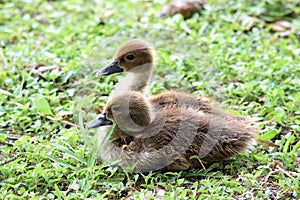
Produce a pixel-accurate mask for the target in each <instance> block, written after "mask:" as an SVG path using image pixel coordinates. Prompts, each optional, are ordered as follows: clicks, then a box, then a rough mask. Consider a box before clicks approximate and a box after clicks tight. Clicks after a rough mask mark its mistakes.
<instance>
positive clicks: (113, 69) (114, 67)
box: [96, 60, 123, 77]
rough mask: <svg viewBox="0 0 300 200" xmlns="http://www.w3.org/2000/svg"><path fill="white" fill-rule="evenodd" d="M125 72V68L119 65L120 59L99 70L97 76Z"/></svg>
mask: <svg viewBox="0 0 300 200" xmlns="http://www.w3.org/2000/svg"><path fill="white" fill-rule="evenodd" d="M120 72H123V69H122V68H121V67H120V66H119V60H114V61H112V62H111V63H110V64H109V65H107V66H106V67H104V68H103V69H101V71H99V72H97V74H96V76H98V77H99V76H108V75H111V74H115V73H120Z"/></svg>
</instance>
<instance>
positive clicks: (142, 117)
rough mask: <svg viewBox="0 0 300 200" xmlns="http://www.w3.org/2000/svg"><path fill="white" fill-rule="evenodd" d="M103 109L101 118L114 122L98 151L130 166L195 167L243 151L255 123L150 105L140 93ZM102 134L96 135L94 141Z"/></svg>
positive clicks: (142, 169)
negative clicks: (112, 128) (111, 130)
mask: <svg viewBox="0 0 300 200" xmlns="http://www.w3.org/2000/svg"><path fill="white" fill-rule="evenodd" d="M105 113H106V116H105V117H103V118H101V120H100V121H101V122H102V123H103V124H106V120H111V121H113V122H114V123H115V124H116V126H115V129H114V130H113V132H112V134H111V136H110V137H109V139H108V141H107V142H106V143H104V144H103V145H102V146H101V147H100V149H99V156H100V158H101V159H102V161H105V162H110V161H116V160H119V161H120V162H119V164H120V165H121V166H122V167H131V166H135V167H134V171H140V172H149V171H155V170H160V169H164V170H170V171H177V170H187V169H190V168H199V167H202V165H203V164H204V165H210V164H212V163H214V162H220V161H222V160H224V159H226V158H229V157H232V156H235V155H237V154H240V153H242V152H244V151H247V150H249V149H250V148H251V147H252V145H253V144H254V143H255V132H256V126H253V125H251V123H250V121H240V120H237V119H238V118H236V117H232V116H231V115H228V114H224V112H222V111H219V113H218V112H215V113H213V114H210V113H205V112H203V111H199V110H195V109H193V108H189V107H186V106H178V105H174V104H168V105H166V106H164V107H162V108H160V109H153V106H152V104H151V102H150V101H149V99H147V98H146V97H145V96H144V95H143V94H141V93H139V92H134V91H131V92H125V93H123V94H122V95H119V96H116V97H114V98H113V99H112V100H111V101H109V102H108V103H107V106H106V110H105ZM106 118H107V119H106ZM96 121H98V122H99V120H98V119H97V120H96ZM105 135H106V133H100V134H99V138H98V139H99V142H102V141H103V140H104V138H105ZM123 137H130V139H129V140H127V141H124V140H123V139H122V138H123Z"/></svg>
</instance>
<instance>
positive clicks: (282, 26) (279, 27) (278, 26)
mask: <svg viewBox="0 0 300 200" xmlns="http://www.w3.org/2000/svg"><path fill="white" fill-rule="evenodd" d="M291 28H292V24H291V23H290V22H288V21H277V22H274V23H273V27H272V31H274V32H285V31H288V30H290V29H291Z"/></svg>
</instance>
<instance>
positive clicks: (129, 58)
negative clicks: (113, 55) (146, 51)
mask: <svg viewBox="0 0 300 200" xmlns="http://www.w3.org/2000/svg"><path fill="white" fill-rule="evenodd" d="M134 58H135V56H134V55H133V54H128V55H126V56H125V59H126V60H133V59H134Z"/></svg>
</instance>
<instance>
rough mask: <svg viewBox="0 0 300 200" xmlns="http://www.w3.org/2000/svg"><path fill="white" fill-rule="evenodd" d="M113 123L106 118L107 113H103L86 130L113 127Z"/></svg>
mask: <svg viewBox="0 0 300 200" xmlns="http://www.w3.org/2000/svg"><path fill="white" fill-rule="evenodd" d="M112 124H113V122H112V121H110V120H109V119H107V118H106V113H105V112H104V113H101V114H99V115H98V116H97V117H96V118H95V119H93V120H92V121H90V122H89V123H88V124H87V125H86V128H88V129H89V128H97V127H99V126H107V125H112Z"/></svg>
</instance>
